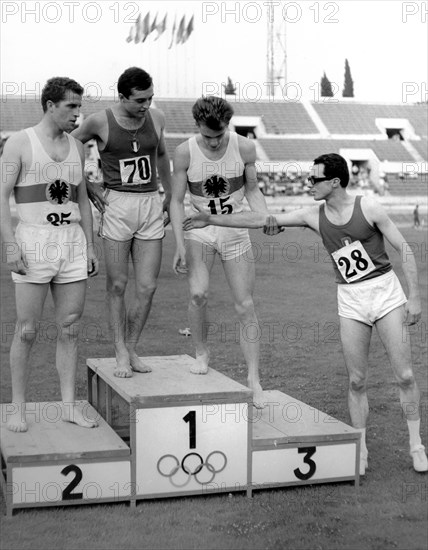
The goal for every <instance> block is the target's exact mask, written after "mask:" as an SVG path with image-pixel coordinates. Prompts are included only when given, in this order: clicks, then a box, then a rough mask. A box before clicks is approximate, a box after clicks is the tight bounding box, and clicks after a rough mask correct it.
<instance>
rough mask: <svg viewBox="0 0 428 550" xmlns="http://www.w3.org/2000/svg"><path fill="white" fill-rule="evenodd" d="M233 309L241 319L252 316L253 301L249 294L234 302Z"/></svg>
mask: <svg viewBox="0 0 428 550" xmlns="http://www.w3.org/2000/svg"><path fill="white" fill-rule="evenodd" d="M235 311H236V313H237V315H238V317H239V318H240V319H242V320H246V319H248V318H249V317H253V316H254V302H253V299H252V298H251V296H249V297H248V298H245V299H244V300H242V301H240V302H235Z"/></svg>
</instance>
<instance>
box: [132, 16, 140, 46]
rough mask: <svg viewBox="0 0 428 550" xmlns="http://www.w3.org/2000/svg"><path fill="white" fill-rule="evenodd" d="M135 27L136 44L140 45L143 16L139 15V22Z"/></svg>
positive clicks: (136, 22) (137, 21)
mask: <svg viewBox="0 0 428 550" xmlns="http://www.w3.org/2000/svg"><path fill="white" fill-rule="evenodd" d="M134 27H135V35H134V42H135V44H138V42H140V40H141V15H140V14H138V17H137V20H136V21H135V23H134Z"/></svg>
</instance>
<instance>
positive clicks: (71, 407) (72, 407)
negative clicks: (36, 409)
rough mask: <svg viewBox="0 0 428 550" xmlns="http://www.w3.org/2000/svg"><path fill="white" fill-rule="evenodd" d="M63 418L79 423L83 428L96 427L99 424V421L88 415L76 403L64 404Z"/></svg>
mask: <svg viewBox="0 0 428 550" xmlns="http://www.w3.org/2000/svg"><path fill="white" fill-rule="evenodd" d="M62 420H63V422H71V423H72V424H77V425H78V426H81V427H82V428H96V427H97V426H98V422H97V421H96V420H92V418H89V417H88V416H86V415H85V414H84V413H83V411H81V410H80V409H79V407H78V406H77V405H76V404H75V403H73V404H71V403H67V404H63V406H62Z"/></svg>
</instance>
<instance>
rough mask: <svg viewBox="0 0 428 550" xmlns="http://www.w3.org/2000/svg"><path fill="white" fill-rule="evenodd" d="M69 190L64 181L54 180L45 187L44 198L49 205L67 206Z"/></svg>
mask: <svg viewBox="0 0 428 550" xmlns="http://www.w3.org/2000/svg"><path fill="white" fill-rule="evenodd" d="M70 194H71V189H70V185H69V184H68V183H67V182H66V181H61V180H55V181H53V182H52V183H48V184H47V186H46V198H47V200H48V201H49V202H50V203H51V204H67V203H68V201H69V200H70Z"/></svg>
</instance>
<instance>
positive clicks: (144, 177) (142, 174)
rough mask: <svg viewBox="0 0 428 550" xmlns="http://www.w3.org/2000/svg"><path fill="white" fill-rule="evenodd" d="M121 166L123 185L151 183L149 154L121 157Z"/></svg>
mask: <svg viewBox="0 0 428 550" xmlns="http://www.w3.org/2000/svg"><path fill="white" fill-rule="evenodd" d="M119 166H120V179H121V180H122V184H123V185H141V184H142V183H149V182H150V181H151V179H152V167H151V165H150V156H149V155H145V156H141V157H131V158H129V159H120V160H119Z"/></svg>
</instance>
